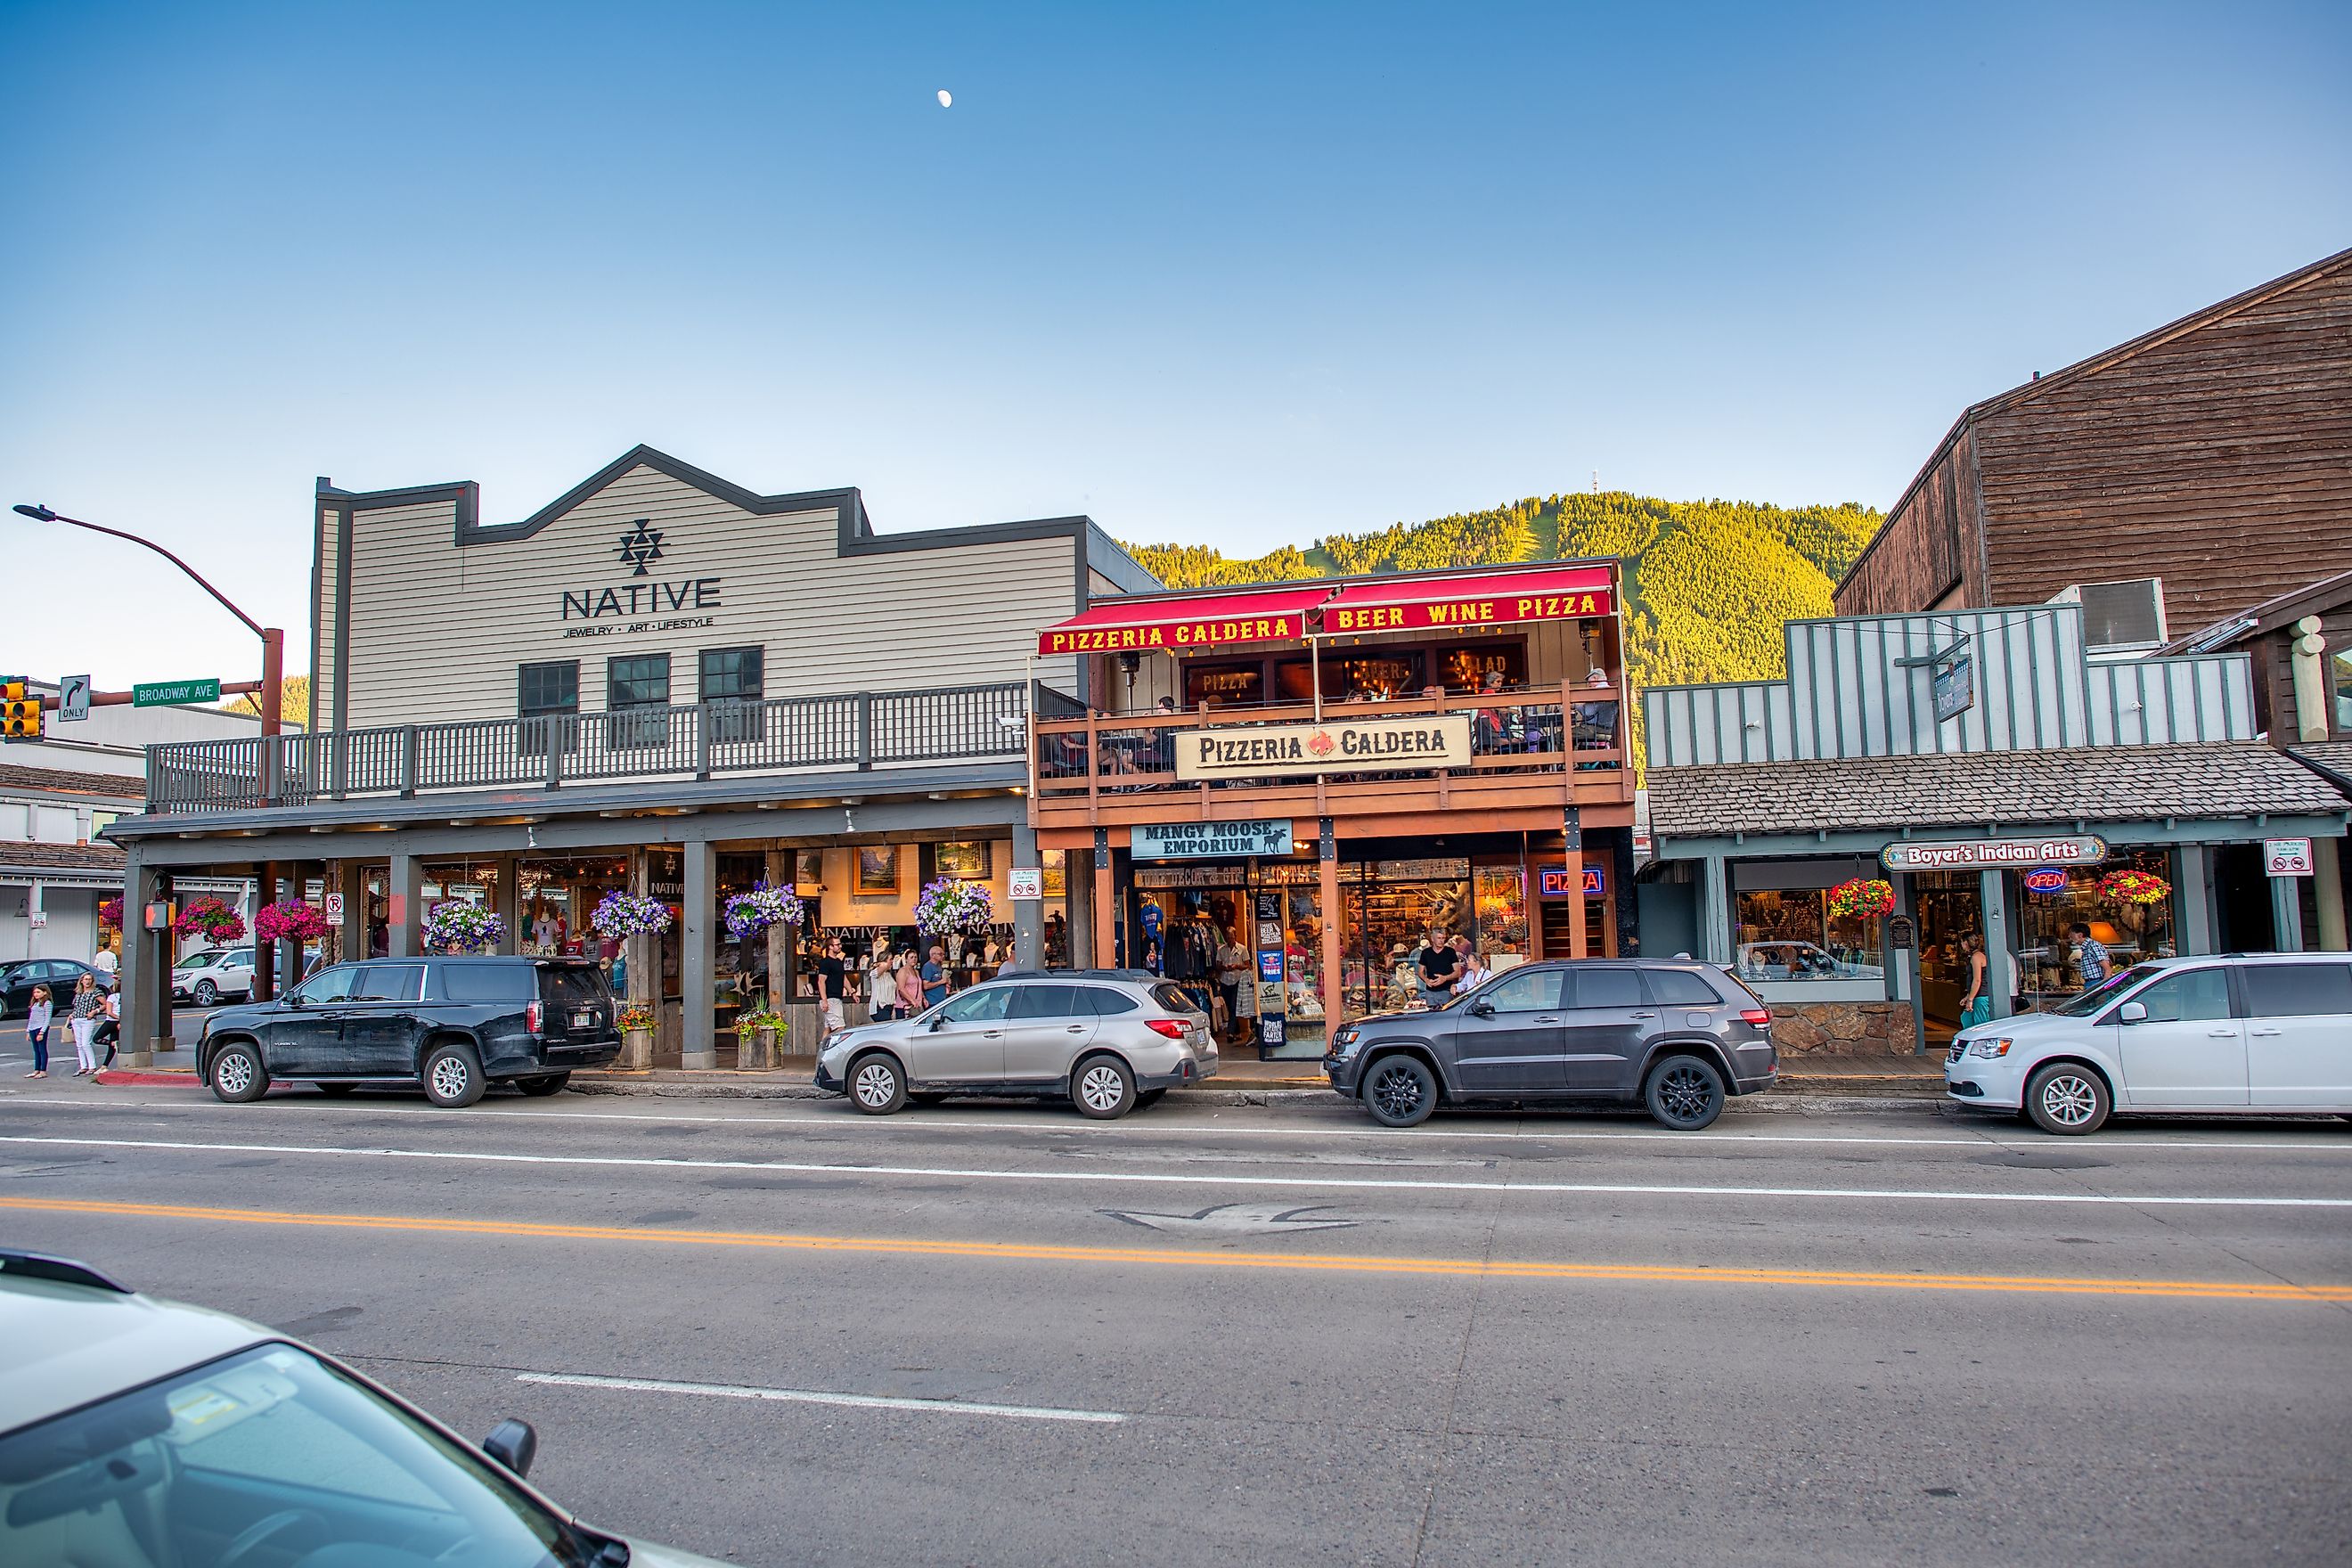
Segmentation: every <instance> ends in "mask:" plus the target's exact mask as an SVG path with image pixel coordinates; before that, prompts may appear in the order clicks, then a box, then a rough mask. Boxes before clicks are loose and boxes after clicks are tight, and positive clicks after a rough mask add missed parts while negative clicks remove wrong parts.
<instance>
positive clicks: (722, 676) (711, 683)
mask: <svg viewBox="0 0 2352 1568" xmlns="http://www.w3.org/2000/svg"><path fill="white" fill-rule="evenodd" d="M699 657H700V663H701V671H700V674H701V690H702V700H703V701H705V702H719V703H724V704H726V705H727V706H725V707H722V708H719V709H718V710H715V711H713V712H712V713H711V715H710V738H711V739H712V740H713V741H719V742H725V741H756V740H759V739H761V733H762V729H763V726H762V723H761V720H762V718H763V714H762V712H761V710H760V709H759V708H757V707H755V706H753V704H755V703H757V702H758V701H759V700H761V697H762V696H764V695H765V694H766V693H765V685H766V678H767V664H768V653H767V649H765V648H759V647H707V648H704V649H703V650H702V653H701V655H700V656H699ZM739 704H740V706H739Z"/></svg>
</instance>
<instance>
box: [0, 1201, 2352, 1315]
mask: <svg viewBox="0 0 2352 1568" xmlns="http://www.w3.org/2000/svg"><path fill="white" fill-rule="evenodd" d="M0 1209H16V1210H24V1211H30V1212H35V1213H47V1214H73V1215H116V1216H120V1217H124V1218H131V1219H176V1220H195V1221H199V1222H203V1223H207V1224H228V1225H290V1226H310V1227H314V1228H318V1229H325V1230H365V1231H416V1232H423V1233H426V1234H431V1235H438V1236H495V1237H529V1238H532V1239H537V1240H547V1241H621V1242H635V1243H640V1244H642V1243H653V1244H656V1245H658V1246H668V1247H764V1248H769V1249H772V1250H783V1251H790V1252H836V1253H851V1254H857V1255H862V1256H866V1257H884V1258H988V1259H992V1260H995V1261H998V1262H1005V1263H1076V1264H1108V1265H1112V1266H1114V1267H1121V1268H1126V1267H1133V1266H1135V1265H1139V1264H1140V1265H1149V1266H1154V1267H1160V1268H1278V1269H1287V1270H1291V1271H1294V1272H1299V1273H1309V1274H1385V1275H1398V1274H1414V1275H1433V1276H1439V1277H1457V1278H1475V1277H1484V1278H1486V1279H1569V1280H1594V1281H1614V1282H1618V1283H1624V1284H1640V1285H1748V1286H1760V1287H1808V1288H1812V1289H1844V1290H1969V1291H2004V1292H2011V1293H2017V1294H2026V1295H2038V1296H2146V1297H2159V1298H2167V1299H2172V1300H2208V1301H2304V1302H2319V1303H2331V1304H2352V1285H2286V1284H2269V1283H2263V1282H2259V1281H2246V1282H2239V1281H2232V1280H2221V1279H2067V1278H2064V1277H2063V1276H2056V1275H2041V1274H1893V1273H1873V1272H1859V1271H1849V1270H1841V1269H1828V1268H1694V1267H1690V1266H1687V1265H1670V1264H1643V1263H1535V1262H1509V1261H1505V1262H1467V1261H1460V1260H1455V1259H1452V1258H1341V1257H1325V1256H1316V1255H1313V1254H1294V1253H1276V1252H1230V1251H1225V1250H1223V1249H1220V1250H1217V1251H1214V1252H1202V1251H1193V1250H1190V1249H1187V1248H1181V1247H1055V1246H1046V1245H1044V1244H1038V1243H1029V1242H1008V1241H919V1240H902V1239H898V1238H896V1237H865V1236H793V1235H789V1234H783V1233H777V1232H769V1231H743V1230H676V1229H669V1228H663V1229H659V1230H654V1229H646V1228H638V1227H633V1226H612V1225H546V1224H539V1223H534V1222H531V1221H528V1220H501V1219H437V1218H432V1217H429V1216H425V1215H365V1214H302V1213H297V1212H293V1211H289V1210H280V1209H222V1208H200V1207H197V1206H195V1205H189V1204H126V1203H103V1202H96V1201H90V1200H86V1199H77V1198H36V1197H0Z"/></svg>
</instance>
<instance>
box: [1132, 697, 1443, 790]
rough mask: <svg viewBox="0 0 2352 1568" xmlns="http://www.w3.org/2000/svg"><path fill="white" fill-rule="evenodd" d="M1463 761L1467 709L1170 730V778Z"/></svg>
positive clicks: (1376, 769) (1291, 774) (1288, 774)
mask: <svg viewBox="0 0 2352 1568" xmlns="http://www.w3.org/2000/svg"><path fill="white" fill-rule="evenodd" d="M1469 761H1470V716H1469V715H1468V714H1466V713H1439V714H1433V715H1431V716H1430V717H1428V718H1425V719H1333V720H1328V721H1325V722H1323V723H1320V724H1268V725H1265V726H1263V727H1246V726H1235V727H1233V728H1230V729H1223V730H1186V731H1180V732H1179V733H1178V734H1177V736H1176V776H1177V777H1178V778H1179V779H1181V780H1184V781H1187V782H1190V781H1192V780H1194V779H1261V778H1299V777H1307V776H1312V775H1313V774H1316V773H1382V772H1387V771H1389V770H1391V769H1395V770H1402V769H1408V768H1458V767H1462V766H1465V765H1466V764H1467V763H1469Z"/></svg>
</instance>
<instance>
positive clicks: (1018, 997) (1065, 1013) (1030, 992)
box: [1004, 985, 1094, 1018]
mask: <svg viewBox="0 0 2352 1568" xmlns="http://www.w3.org/2000/svg"><path fill="white" fill-rule="evenodd" d="M1012 991H1013V1002H1012V1005H1010V1006H1008V1007H1007V1008H1005V1010H1004V1016H1006V1017H1008V1018H1071V1017H1076V1016H1078V1015H1079V1014H1080V1013H1084V1014H1085V1015H1086V1016H1087V1017H1092V1016H1094V1009H1093V1008H1091V1007H1087V1006H1083V1005H1082V1003H1083V1000H1084V999H1083V998H1081V997H1079V996H1076V995H1075V994H1072V992H1071V988H1070V987H1069V986H1067V985H1016V986H1013V987H1012Z"/></svg>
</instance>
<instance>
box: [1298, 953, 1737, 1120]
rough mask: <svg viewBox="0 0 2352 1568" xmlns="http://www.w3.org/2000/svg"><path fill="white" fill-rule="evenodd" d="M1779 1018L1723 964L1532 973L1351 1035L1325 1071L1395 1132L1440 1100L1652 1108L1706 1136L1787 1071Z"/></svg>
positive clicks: (1363, 1025)
mask: <svg viewBox="0 0 2352 1568" xmlns="http://www.w3.org/2000/svg"><path fill="white" fill-rule="evenodd" d="M1771 1025H1772V1014H1771V1010H1770V1009H1769V1008H1768V1007H1766V1006H1765V1005H1764V1004H1763V1003H1761V1002H1759V1001H1758V1000H1757V998H1756V995H1755V994H1754V993H1753V992H1750V991H1749V990H1748V988H1747V987H1746V986H1744V985H1742V984H1740V983H1739V982H1738V980H1736V979H1734V978H1733V977H1732V976H1731V974H1730V973H1727V972H1726V971H1724V970H1721V969H1717V968H1715V967H1714V966H1712V965H1710V964H1705V963H1689V962H1686V961H1682V960H1677V961H1675V962H1674V963H1654V962H1642V961H1635V960H1631V959H1628V960H1623V961H1620V960H1614V959H1612V960H1606V961H1603V960H1597V959H1596V960H1589V961H1587V962H1584V963H1529V964H1523V965H1521V966H1520V967H1518V968H1517V969H1513V970H1509V971H1507V972H1506V973H1502V974H1498V975H1496V977H1495V978H1494V979H1492V980H1489V981H1488V982H1486V984H1484V985H1481V986H1480V987H1478V989H1477V990H1475V991H1473V992H1471V993H1469V994H1466V995H1462V996H1456V997H1454V999H1453V1000H1452V1001H1450V1002H1448V1003H1447V1004H1446V1005H1444V1006H1443V1007H1437V1008H1432V1009H1429V1010H1427V1011H1424V1012H1411V1013H1383V1014H1380V1015H1378V1016H1373V1017H1370V1018H1365V1019H1362V1020H1360V1022H1357V1023H1353V1024H1349V1025H1345V1026H1342V1027H1341V1028H1340V1030H1339V1033H1338V1034H1336V1035H1334V1036H1333V1037H1331V1049H1330V1054H1329V1055H1328V1056H1326V1057H1325V1058H1323V1071H1324V1074H1325V1076H1326V1077H1328V1078H1329V1079H1330V1080H1331V1087H1332V1088H1333V1089H1338V1090H1339V1092H1340V1093H1341V1094H1344V1095H1346V1096H1347V1097H1348V1098H1349V1099H1350V1100H1358V1099H1360V1100H1362V1101H1363V1102H1364V1109H1365V1110H1369V1111H1370V1112H1371V1113H1372V1117H1373V1120H1375V1121H1380V1122H1382V1123H1384V1124H1386V1125H1387V1126H1390V1127H1411V1126H1412V1125H1413V1124H1414V1123H1415V1122H1418V1121H1425V1120H1426V1119H1427V1118H1428V1116H1429V1114H1430V1113H1431V1112H1432V1111H1433V1110H1436V1109H1437V1107H1438V1105H1439V1104H1440V1103H1441V1102H1458V1101H1462V1100H1482V1099H1491V1100H1603V1101H1611V1102H1614V1103H1617V1104H1625V1105H1631V1104H1646V1105H1648V1107H1649V1108H1650V1114H1651V1115H1652V1116H1654V1117H1655V1118H1657V1120H1658V1121H1661V1122H1663V1123H1664V1124H1665V1125H1666V1126H1668V1127H1672V1128H1675V1129H1677V1130H1680V1131H1696V1130H1697V1129H1699V1128H1701V1127H1705V1126H1706V1125H1707V1124H1708V1123H1710V1122H1712V1121H1714V1120H1715V1119H1716V1118H1717V1116H1719V1115H1721V1114H1722V1113H1723V1104H1724V1099H1725V1097H1726V1096H1727V1095H1733V1094H1752V1093H1754V1092H1755V1091H1756V1090H1757V1089H1763V1088H1765V1087H1767V1086H1768V1085H1769V1084H1770V1083H1771V1081H1772V1079H1773V1078H1774V1076H1775V1075H1776V1074H1778V1072H1779V1071H1780V1060H1779V1058H1778V1055H1777V1054H1776V1053H1775V1052H1774V1050H1773V1048H1772V1031H1771Z"/></svg>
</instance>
